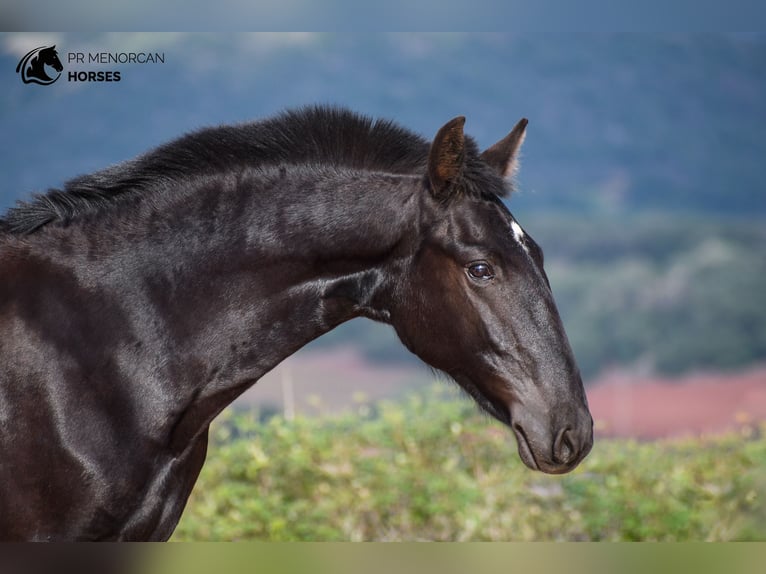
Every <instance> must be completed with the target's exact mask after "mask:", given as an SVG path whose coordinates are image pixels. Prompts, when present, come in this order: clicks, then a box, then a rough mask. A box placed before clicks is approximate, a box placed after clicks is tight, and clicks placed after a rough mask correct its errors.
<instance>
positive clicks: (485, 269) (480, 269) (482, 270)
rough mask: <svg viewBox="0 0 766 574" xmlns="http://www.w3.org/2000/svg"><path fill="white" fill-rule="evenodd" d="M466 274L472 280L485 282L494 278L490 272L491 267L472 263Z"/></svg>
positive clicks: (485, 264)
mask: <svg viewBox="0 0 766 574" xmlns="http://www.w3.org/2000/svg"><path fill="white" fill-rule="evenodd" d="M468 274H469V275H470V276H471V277H473V278H474V279H483V280H485V281H486V280H488V279H492V278H493V277H494V276H495V274H494V273H493V272H492V267H490V266H489V265H488V264H487V263H474V264H473V265H471V266H470V267H469V268H468Z"/></svg>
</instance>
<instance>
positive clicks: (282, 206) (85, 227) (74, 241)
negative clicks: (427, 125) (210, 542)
mask: <svg viewBox="0 0 766 574" xmlns="http://www.w3.org/2000/svg"><path fill="white" fill-rule="evenodd" d="M294 172H295V173H290V172H286V171H285V170H282V171H273V172H271V171H267V172H259V173H258V174H255V175H251V176H248V177H238V178H237V177H225V178H217V179H215V181H200V182H196V183H192V184H190V185H187V186H186V191H183V192H179V193H178V194H175V196H174V195H173V194H163V197H162V198H159V197H158V198H155V199H154V200H153V201H149V200H147V201H144V202H141V203H140V204H139V205H138V207H137V208H136V209H135V210H134V211H133V212H130V211H129V210H128V212H126V213H124V214H121V213H120V211H119V210H118V212H117V213H116V214H115V216H114V217H113V218H110V217H107V216H108V214H104V215H105V216H104V217H100V216H94V218H93V220H91V221H88V220H84V221H83V222H82V223H81V224H79V225H77V224H73V225H71V226H70V227H69V228H66V229H56V228H54V229H51V230H49V232H50V233H49V234H48V235H49V237H50V238H52V239H53V241H52V242H50V240H49V244H48V247H49V248H50V249H53V248H54V244H55V249H57V250H58V252H59V256H58V257H57V259H59V260H60V261H68V262H69V263H68V265H69V267H70V268H71V270H72V272H73V273H74V275H75V276H76V277H77V280H78V282H79V283H80V284H81V285H83V286H84V287H86V288H88V289H90V290H92V291H94V292H103V293H107V294H109V296H110V297H111V298H112V299H113V300H117V301H118V302H119V303H120V304H121V306H122V313H123V314H124V316H125V317H126V319H125V323H124V324H123V325H120V326H118V328H119V329H121V330H122V332H123V334H122V336H123V338H126V339H127V340H128V347H129V348H136V347H138V346H140V348H141V349H143V351H142V354H141V356H140V357H139V358H135V357H134V358H133V359H131V360H132V361H133V362H134V365H133V370H134V372H135V373H136V374H137V375H140V376H144V377H145V376H150V377H153V378H154V379H155V383H156V385H158V386H159V387H162V388H163V389H167V391H169V392H166V391H164V392H163V393H162V396H163V397H176V398H177V400H178V401H180V402H176V403H174V404H170V405H168V407H169V408H170V409H171V410H174V411H179V410H180V411H189V410H191V411H193V412H194V413H195V414H194V415H193V416H191V418H189V417H184V419H183V420H185V421H191V422H190V423H188V424H190V425H191V426H190V427H189V428H188V429H187V426H188V425H187V424H184V425H181V426H180V427H178V428H182V429H186V430H183V431H178V432H180V436H181V437H182V438H181V439H179V440H182V441H186V440H188V439H190V437H191V436H193V435H194V433H195V432H197V431H198V430H199V428H198V427H199V426H200V424H202V426H205V425H206V424H207V423H209V421H210V420H212V418H213V417H214V416H215V415H216V414H218V412H219V411H220V410H222V409H223V408H224V407H225V406H226V405H227V404H228V403H229V402H231V401H232V400H233V399H234V398H235V397H236V396H237V395H238V394H240V393H241V392H242V391H244V390H245V389H246V388H247V387H249V386H250V385H251V384H252V383H253V382H255V381H256V380H257V379H258V378H260V377H261V376H262V375H263V374H265V373H266V372H268V371H269V370H271V369H272V368H273V367H274V366H276V365H277V364H278V363H279V362H281V361H282V360H283V359H284V358H286V357H287V356H289V355H290V354H292V353H293V352H295V351H296V350H297V349H299V348H300V347H302V346H303V345H305V344H306V343H308V342H309V341H311V340H312V339H314V338H316V337H318V336H320V335H322V334H323V333H325V332H327V331H329V330H331V329H332V328H334V327H335V326H337V325H338V324H340V323H342V322H344V321H346V320H349V319H351V318H353V317H356V316H360V315H364V316H368V317H372V318H374V319H379V320H386V318H387V315H386V309H385V299H386V297H385V293H386V292H387V291H388V290H390V288H391V279H390V278H391V276H392V271H393V269H394V268H395V267H396V266H397V265H400V264H401V261H402V260H403V259H406V257H407V253H408V251H409V250H410V249H411V247H410V245H409V244H410V242H411V237H412V236H413V235H416V226H417V221H418V213H417V210H418V202H417V201H415V199H416V197H417V192H418V191H419V184H418V180H417V179H416V178H413V177H408V176H386V175H374V174H359V173H357V174H352V173H348V174H345V175H343V174H340V175H339V174H333V173H323V172H315V171H312V170H308V169H296V170H294ZM122 215H125V217H124V218H123V217H122ZM30 237H34V236H30ZM67 254H69V255H67ZM79 311H80V312H87V311H88V310H86V309H80V310H79ZM92 311H93V312H94V313H97V312H99V311H98V310H97V309H93V310H92ZM163 400H165V399H163ZM174 442H175V440H174Z"/></svg>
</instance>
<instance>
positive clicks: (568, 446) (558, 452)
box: [553, 427, 577, 464]
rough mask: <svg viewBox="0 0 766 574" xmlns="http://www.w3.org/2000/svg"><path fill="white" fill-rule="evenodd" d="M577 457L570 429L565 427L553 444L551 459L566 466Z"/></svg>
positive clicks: (575, 445)
mask: <svg viewBox="0 0 766 574" xmlns="http://www.w3.org/2000/svg"><path fill="white" fill-rule="evenodd" d="M576 457H577V444H576V443H575V441H574V438H573V436H572V429H570V428H569V427H566V428H565V429H563V430H562V431H561V432H559V435H558V436H557V437H556V441H555V442H554V443H553V459H554V460H555V461H556V462H557V463H559V464H568V463H569V462H571V461H572V460H574V459H575V458H576Z"/></svg>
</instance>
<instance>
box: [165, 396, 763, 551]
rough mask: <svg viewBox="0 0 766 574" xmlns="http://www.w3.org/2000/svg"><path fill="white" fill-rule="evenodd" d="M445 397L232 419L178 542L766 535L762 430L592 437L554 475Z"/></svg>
mask: <svg viewBox="0 0 766 574" xmlns="http://www.w3.org/2000/svg"><path fill="white" fill-rule="evenodd" d="M451 392H452V391H451V390H450V389H447V388H446V387H445V386H436V387H434V388H433V389H432V390H431V391H430V392H429V394H428V396H424V395H412V396H410V398H409V399H407V400H406V401H404V402H402V403H381V404H379V405H377V406H370V405H367V404H363V403H360V404H359V407H358V409H357V412H356V413H350V414H346V415H342V416H337V417H333V418H314V419H310V418H296V419H295V420H293V421H286V420H284V419H283V418H281V417H279V416H275V417H272V418H271V419H270V420H269V421H268V422H266V423H261V422H259V421H258V416H257V413H238V414H236V413H231V412H230V413H228V414H226V415H224V416H223V417H222V418H221V419H220V420H219V421H217V422H216V423H215V424H214V426H213V430H212V436H211V438H212V440H211V447H210V450H209V455H208V460H207V463H206V465H205V467H204V469H203V471H202V474H201V476H200V480H199V482H198V483H197V485H196V487H195V490H194V492H193V493H192V496H191V499H190V501H189V505H188V507H187V509H186V511H185V514H184V516H183V518H182V520H181V523H180V525H179V527H178V529H177V530H176V533H175V535H174V538H173V539H174V540H179V541H181V540H186V541H188V540H250V541H253V540H268V541H285V540H316V541H320V540H321V541H328V540H351V541H358V540H384V541H385V540H452V541H465V540H472V541H485V540H506V541H532V540H552V541H558V540H611V541H616V540H620V541H632V540H658V541H690V540H697V541H725V540H766V436H764V433H766V425H762V426H758V425H750V426H743V427H741V428H740V429H739V431H738V432H732V433H731V434H729V435H726V436H720V437H709V438H699V439H685V440H672V441H663V442H656V443H639V442H635V441H631V440H605V439H602V440H597V442H596V444H595V446H594V449H593V451H592V452H591V454H590V455H589V456H588V458H587V459H586V460H585V461H584V462H583V463H582V464H581V465H580V466H579V467H578V468H577V469H576V470H575V471H574V472H572V473H570V474H568V475H564V476H547V475H543V474H541V473H538V472H533V471H531V470H529V469H527V468H526V467H524V466H523V464H522V463H521V461H520V460H519V458H518V455H517V453H516V445H515V442H514V439H513V438H512V434H511V433H510V432H509V431H508V430H507V429H505V428H503V427H502V426H501V425H500V424H499V423H496V422H494V421H491V420H489V419H488V418H487V417H485V416H483V415H481V414H480V413H478V412H477V410H476V408H475V406H474V405H473V404H472V403H470V402H469V401H467V400H462V399H461V400H457V399H455V398H454V397H453V396H452V395H450V396H447V394H448V393H451Z"/></svg>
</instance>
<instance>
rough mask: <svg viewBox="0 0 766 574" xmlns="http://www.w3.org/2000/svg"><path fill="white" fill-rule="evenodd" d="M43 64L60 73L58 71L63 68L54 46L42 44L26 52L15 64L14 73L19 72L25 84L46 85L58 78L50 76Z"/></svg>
mask: <svg viewBox="0 0 766 574" xmlns="http://www.w3.org/2000/svg"><path fill="white" fill-rule="evenodd" d="M45 66H50V67H51V68H53V69H54V70H56V71H57V72H59V75H61V74H60V72H61V71H62V70H63V69H64V66H63V65H62V64H61V60H59V56H58V52H56V46H50V47H45V46H42V47H40V48H35V49H34V50H30V51H29V52H27V54H26V55H25V56H24V57H23V58H22V59H21V61H20V62H19V65H18V66H16V73H17V74H19V73H20V74H21V81H22V82H24V83H25V84H40V85H42V86H47V85H48V84H52V83H53V82H55V81H56V80H58V79H59V77H58V76H56V77H55V78H51V77H50V76H49V75H48V72H47V71H46V70H45Z"/></svg>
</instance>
